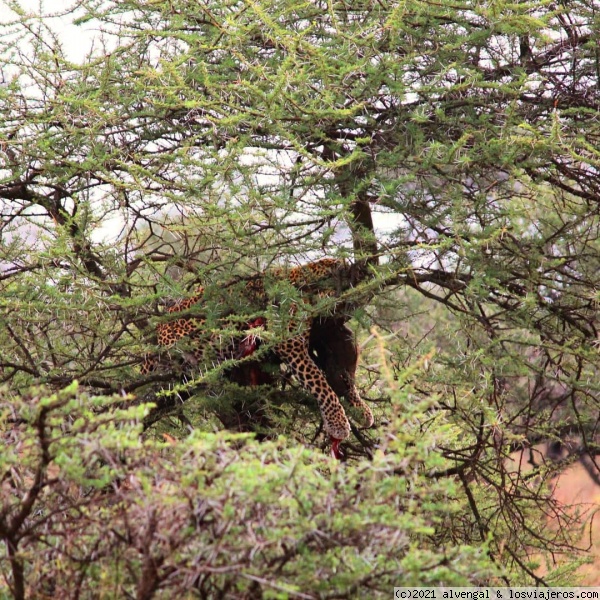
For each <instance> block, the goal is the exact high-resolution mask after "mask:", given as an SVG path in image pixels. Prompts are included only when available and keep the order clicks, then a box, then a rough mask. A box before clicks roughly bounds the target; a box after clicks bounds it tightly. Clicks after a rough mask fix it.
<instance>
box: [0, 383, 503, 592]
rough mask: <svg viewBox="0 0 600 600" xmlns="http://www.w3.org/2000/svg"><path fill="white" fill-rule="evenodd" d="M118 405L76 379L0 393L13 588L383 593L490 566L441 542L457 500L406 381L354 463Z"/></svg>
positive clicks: (1, 523)
mask: <svg viewBox="0 0 600 600" xmlns="http://www.w3.org/2000/svg"><path fill="white" fill-rule="evenodd" d="M115 402H116V403H117V404H116V405H117V406H118V405H119V404H122V399H119V398H117V399H111V398H102V397H90V396H87V395H86V394H85V393H83V392H81V391H80V390H79V389H78V387H77V386H76V385H72V386H70V388H68V389H65V390H63V391H61V392H59V393H57V394H53V395H51V396H45V395H44V391H43V390H36V391H35V392H32V393H31V394H30V395H28V396H26V397H23V398H18V397H14V396H10V395H9V394H6V393H5V394H4V396H3V400H2V404H1V407H0V410H1V415H2V436H3V438H4V440H3V441H4V442H5V443H7V447H8V452H7V453H5V454H3V456H2V458H1V461H2V462H1V469H2V474H3V484H2V488H1V489H2V502H1V506H2V512H1V513H0V532H1V533H2V536H3V538H4V540H5V542H6V548H7V554H4V558H5V560H2V561H0V569H1V570H2V572H3V575H4V577H5V581H7V582H8V583H9V585H10V586H11V589H12V592H13V594H14V596H15V597H21V598H22V597H42V596H44V597H45V596H54V597H61V598H71V597H78V598H79V597H82V598H91V597H94V598H105V597H111V598H112V597H129V596H136V597H138V598H150V597H164V598H173V597H175V596H176V597H202V598H215V597H231V598H256V597H265V598H281V597H286V598H287V597H289V598H320V597H326V596H330V595H337V594H342V595H345V596H354V595H358V593H359V591H360V593H361V594H362V593H367V592H368V593H369V595H370V596H372V597H379V596H382V597H383V596H385V595H389V590H390V589H391V588H392V587H393V586H394V585H395V584H396V585H397V584H399V583H400V582H402V584H405V585H417V584H430V585H441V584H444V583H445V584H455V585H461V584H465V585H466V584H472V583H477V582H480V581H483V580H484V579H485V578H486V577H489V576H490V575H491V574H492V573H493V568H492V566H491V564H490V563H489V561H488V559H487V558H486V556H485V553H484V552H483V551H482V548H481V547H477V546H475V547H473V546H469V545H468V544H458V543H456V542H452V541H451V540H442V539H441V538H443V532H442V528H443V526H444V525H445V524H446V523H447V522H448V521H452V520H454V519H456V518H457V515H458V514H459V513H460V511H461V503H462V500H461V497H460V495H459V494H457V490H456V488H455V486H454V485H453V484H452V483H451V482H450V481H436V480H435V479H431V478H428V477H427V469H429V468H434V467H435V465H436V462H437V461H438V459H437V458H436V456H435V452H434V451H433V448H434V446H435V444H436V442H437V440H436V439H435V437H434V436H433V435H432V434H427V435H422V433H421V432H420V431H419V428H418V425H417V424H418V418H419V414H420V413H419V412H418V411H419V410H420V408H421V407H417V406H415V407H414V408H412V409H411V408H410V402H409V397H408V394H407V392H402V393H397V394H394V403H402V405H403V406H402V410H401V411H400V406H397V409H398V417H397V418H396V419H395V421H394V423H393V426H394V427H393V428H392V427H390V428H389V431H388V435H387V441H386V442H384V446H383V448H382V450H381V451H379V452H377V454H376V456H375V457H374V459H373V461H366V460H362V461H359V462H357V463H356V464H353V465H341V464H340V463H337V462H335V461H334V460H332V459H331V458H327V457H326V456H324V455H323V454H321V453H319V452H316V451H314V450H310V449H307V448H302V447H301V446H295V447H288V446H286V444H285V440H283V439H280V440H277V441H273V442H268V443H263V444H259V443H257V442H254V441H252V440H251V439H250V438H249V437H248V436H247V435H240V434H206V433H205V434H202V433H197V432H194V433H192V434H190V435H189V436H188V437H187V438H185V439H184V440H181V442H179V443H172V442H171V443H165V442H162V441H158V440H156V439H153V438H146V439H142V438H141V437H140V436H139V432H140V424H141V421H140V418H141V416H142V415H143V412H144V410H145V407H143V406H139V407H136V408H130V409H127V410H123V409H115ZM109 406H112V408H113V409H112V410H111V411H110V412H103V409H105V408H107V407H109ZM98 411H100V412H98ZM393 431H398V432H400V431H401V432H402V434H401V435H400V436H399V435H397V434H395V433H392V432H393ZM436 435H437V434H436ZM384 449H385V451H384ZM424 507H426V510H424ZM0 556H1V554H0ZM6 556H8V559H9V560H6Z"/></svg>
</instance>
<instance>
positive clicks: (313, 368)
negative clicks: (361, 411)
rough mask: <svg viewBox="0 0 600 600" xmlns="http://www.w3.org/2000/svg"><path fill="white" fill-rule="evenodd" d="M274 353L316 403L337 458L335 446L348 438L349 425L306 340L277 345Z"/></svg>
mask: <svg viewBox="0 0 600 600" xmlns="http://www.w3.org/2000/svg"><path fill="white" fill-rule="evenodd" d="M275 350H276V352H277V354H278V355H279V357H280V358H281V360H283V361H284V362H285V363H286V364H287V365H288V367H289V368H290V369H291V371H292V373H293V375H294V376H295V377H296V379H298V381H299V382H300V385H301V386H302V387H303V388H304V389H305V390H306V391H308V392H309V393H311V394H312V395H313V396H314V397H315V399H316V400H317V403H318V405H319V409H320V410H321V415H322V417H323V423H324V427H325V431H326V432H327V433H328V434H329V435H330V436H331V448H332V454H333V455H334V456H335V457H336V458H338V459H339V458H340V454H339V444H340V442H341V441H342V440H344V439H346V438H347V437H348V436H349V435H350V423H349V422H348V418H347V417H346V413H345V412H344V408H343V406H342V405H341V403H340V401H339V398H338V397H337V396H336V394H335V392H334V391H333V390H332V389H331V386H330V385H329V383H327V379H326V378H325V375H324V373H323V371H321V369H319V367H317V365H316V364H315V363H314V361H313V359H312V358H311V357H310V354H309V353H308V340H307V339H306V338H305V337H304V336H303V335H297V336H295V337H292V338H289V339H287V340H285V341H283V342H281V343H279V344H278V345H277V346H276V348H275Z"/></svg>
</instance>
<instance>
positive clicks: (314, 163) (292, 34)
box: [0, 0, 600, 577]
mask: <svg viewBox="0 0 600 600" xmlns="http://www.w3.org/2000/svg"><path fill="white" fill-rule="evenodd" d="M5 6H6V7H7V8H8V7H9V6H10V7H11V9H12V11H13V12H14V15H15V16H14V21H13V22H12V23H6V24H4V25H3V26H2V27H3V29H4V31H5V32H6V35H5V36H4V37H3V38H2V39H3V41H2V55H3V57H4V64H5V66H4V68H3V74H2V76H3V86H2V88H0V106H1V110H0V114H1V115H2V116H1V118H0V144H1V145H0V157H1V158H0V160H1V161H2V162H1V165H0V168H1V177H2V179H1V182H0V198H1V199H2V205H1V211H2V212H1V214H2V230H1V236H2V237H1V246H0V252H1V255H0V260H1V261H2V262H1V273H0V285H1V286H2V300H1V303H2V311H3V313H2V315H3V322H4V327H3V330H2V331H1V332H0V335H1V336H2V345H1V348H0V373H1V377H2V380H3V381H4V382H6V383H9V384H10V386H11V388H12V389H13V390H15V391H18V390H25V389H26V388H28V387H29V386H30V385H32V384H34V383H44V384H47V385H50V386H52V387H61V386H64V385H67V384H68V383H69V382H71V381H72V380H73V379H78V380H79V381H80V382H81V383H82V384H83V385H85V386H86V387H88V388H89V389H91V390H95V391H103V392H119V391H121V390H126V391H132V392H135V393H137V394H138V395H139V396H142V397H150V398H152V399H156V397H155V395H154V394H155V393H156V391H157V390H158V389H160V388H161V387H162V386H164V385H165V384H166V383H171V384H173V383H176V382H177V381H178V376H177V375H166V376H165V375H164V374H155V375H152V376H150V377H141V376H140V375H139V373H138V372H137V371H136V365H138V364H139V363H140V362H141V361H142V360H143V357H144V355H145V354H146V353H148V352H152V348H153V338H152V333H151V332H152V326H153V324H154V323H155V322H156V319H155V316H156V315H158V313H159V312H160V308H159V306H160V303H161V302H162V301H163V299H164V298H165V297H177V296H180V295H183V294H185V293H187V292H188V291H189V290H190V289H191V288H192V287H193V286H194V285H195V284H197V283H199V282H202V283H203V284H205V285H208V286H209V287H210V286H212V288H211V289H215V290H217V289H218V288H219V285H220V284H222V282H224V281H229V280H230V279H231V278H232V277H233V275H234V274H236V273H255V272H259V271H263V270H264V269H265V268H267V267H268V266H269V265H271V264H281V263H286V262H291V263H292V264H294V263H296V262H304V261H306V260H311V259H314V258H316V257H320V256H340V257H346V258H348V259H350V261H351V262H353V263H354V264H356V265H359V266H361V269H362V270H361V273H362V274H363V276H364V277H363V279H362V282H361V284H360V285H358V286H357V287H356V288H355V289H354V290H353V291H351V293H350V300H351V301H352V302H351V303H352V304H353V305H355V306H359V307H361V309H363V310H362V311H359V313H358V320H359V321H360V322H361V323H362V325H368V324H369V322H370V321H374V322H376V323H378V324H379V325H380V326H381V327H385V328H389V329H390V330H393V331H395V330H397V323H398V322H400V321H403V320H407V319H408V318H409V317H410V323H409V324H408V325H406V326H405V338H404V340H405V341H404V343H403V344H396V343H394V342H390V348H389V350H390V352H391V356H392V366H393V368H396V369H398V370H401V367H402V366H403V365H404V364H406V363H408V364H410V363H411V362H413V361H415V360H416V359H417V357H418V356H419V355H421V354H426V353H427V352H429V351H430V350H431V349H432V348H436V350H437V355H436V357H435V358H433V359H432V360H433V365H432V367H431V368H430V369H428V370H426V371H425V372H419V376H418V382H413V384H414V385H415V388H416V390H417V392H418V393H419V394H421V395H422V396H423V397H435V398H437V404H436V409H435V411H436V414H437V416H436V419H440V421H439V422H444V423H447V424H450V425H451V427H452V428H453V431H454V434H455V435H454V437H451V438H450V439H447V440H446V441H445V442H444V443H440V445H439V447H438V452H439V455H440V457H441V458H442V459H443V460H444V461H446V462H445V463H443V466H441V467H440V471H439V473H437V476H439V477H442V476H443V475H446V476H447V477H457V478H458V480H459V481H460V483H461V485H462V488H463V492H464V499H465V500H466V501H468V505H469V507H470V513H469V516H468V517H465V521H464V523H463V524H462V525H461V526H460V527H459V526H458V525H457V526H456V527H457V528H456V530H455V531H456V532H458V531H461V532H462V533H460V534H459V533H456V536H457V538H456V539H459V538H460V539H463V538H462V537H461V536H462V535H464V536H465V537H466V539H468V540H473V539H480V540H485V539H488V538H489V536H490V535H491V536H492V538H493V539H494V543H495V544H496V545H495V546H494V548H493V549H492V550H491V553H492V555H495V556H496V557H501V559H500V560H501V562H502V564H503V565H505V566H506V565H509V566H514V567H516V568H517V569H518V570H519V571H520V572H526V573H529V574H530V576H532V577H533V576H534V575H533V573H532V570H531V568H530V567H529V566H528V564H527V561H526V558H525V557H526V556H527V552H528V550H527V549H526V547H525V544H526V543H528V544H533V545H535V544H538V545H540V546H545V547H548V546H551V547H553V548H555V549H556V548H559V547H560V543H559V540H558V537H557V538H556V539H549V537H547V536H544V535H543V532H540V531H538V530H535V531H533V530H532V529H530V530H528V529H527V528H525V529H524V530H523V529H516V528H515V527H514V523H515V522H517V521H519V519H521V518H522V516H523V508H522V507H521V508H519V507H518V506H517V504H515V502H512V501H510V502H507V499H508V500H513V499H514V498H515V497H517V496H518V495H519V493H517V492H514V489H512V490H511V489H509V488H507V486H506V478H507V477H508V474H507V472H506V469H505V467H504V466H503V463H502V462H501V459H502V458H503V457H505V456H506V455H507V454H508V453H509V452H510V451H511V450H512V449H514V448H516V447H519V446H521V445H523V444H534V443H536V442H537V441H539V440H541V439H546V438H548V437H550V438H553V439H555V440H563V439H565V436H566V435H567V434H569V435H573V434H574V433H575V434H576V435H577V436H579V437H578V439H579V440H581V444H580V445H581V449H582V451H583V450H585V451H586V452H588V453H589V454H590V455H591V456H592V457H594V456H595V454H596V447H597V426H598V423H597V420H598V384H597V363H598V358H597V347H596V344H597V341H596V340H597V316H596V314H597V302H598V292H597V290H598V284H599V282H598V279H599V272H600V270H599V264H598V263H599V259H598V257H599V248H598V226H599V222H598V185H599V179H598V168H597V161H598V152H597V137H598V119H597V115H598V101H599V87H598V86H599V85H600V84H599V72H600V57H599V56H598V50H597V43H598V39H597V29H598V28H597V16H596V11H597V10H598V8H599V7H598V4H597V3H596V2H594V1H591V0H590V1H584V2H570V3H549V4H544V5H540V4H539V3H538V2H521V3H518V4H507V3H504V2H484V3H481V2H447V1H446V0H443V1H442V2H438V3H428V2H420V1H415V2H402V3H400V2H395V3H394V2H391V3H389V2H358V3H353V4H352V6H349V5H347V4H345V3H337V4H336V3H325V2H322V3H320V2H309V3H306V2H296V1H294V0H285V1H284V0H282V1H281V2H276V3H273V2H268V3H266V2H264V3H261V2H212V1H208V2H196V1H194V2H191V1H184V0H181V1H178V0H170V1H166V0H165V1H160V0H158V1H156V2H146V1H142V0H140V1H126V2H122V1H119V2H110V1H101V0H99V1H86V0H81V1H79V2H76V3H75V5H74V7H73V9H72V10H71V11H68V13H67V14H68V16H72V18H74V19H76V22H77V23H79V24H81V25H85V24H87V23H91V24H93V26H94V27H95V29H96V30H99V31H100V32H101V35H99V36H98V37H97V41H96V43H95V46H94V48H93V49H92V50H91V51H90V53H89V55H88V56H87V57H86V58H85V59H83V60H81V61H80V62H72V61H70V60H67V58H66V56H65V54H64V52H63V50H62V49H61V39H60V35H58V34H56V33H54V32H53V30H52V25H51V21H48V20H47V19H46V20H42V19H39V18H37V17H35V16H30V15H28V14H27V13H25V12H24V11H21V10H19V9H18V6H17V5H16V4H15V3H12V2H11V3H9V4H6V5H5ZM399 299H400V300H401V302H398V300H399ZM390 301H391V302H390ZM423 303H425V306H426V307H427V310H428V311H430V312H429V314H428V315H422V316H420V315H419V314H418V310H419V309H418V308H415V309H414V311H413V307H414V306H415V305H416V304H417V305H420V308H422V306H423ZM399 305H400V308H399ZM415 313H417V314H416V315H415ZM431 315H435V317H436V318H435V319H434V320H432V316H431ZM425 332H428V333H425ZM382 381H384V380H382V379H381V377H380V375H379V373H378V372H377V369H374V370H371V371H370V372H369V374H368V376H367V374H365V375H364V377H363V380H362V386H363V388H364V389H367V387H368V386H372V388H373V390H374V391H373V392H372V393H371V395H372V396H376V395H378V394H379V395H380V396H381V398H380V400H382V401H381V402H380V404H379V405H378V406H381V408H380V414H379V417H381V416H382V415H385V414H386V413H387V411H389V410H390V407H389V406H388V404H386V403H385V401H383V399H382V398H383V396H384V395H385V390H383V391H382V388H383V387H384V384H382ZM219 385H220V386H221V385H222V383H221V382H219ZM236 393H237V392H236ZM262 408H264V407H262ZM286 411H287V413H288V414H289V413H290V411H291V414H292V415H293V417H294V419H293V422H292V423H290V422H288V423H278V425H277V427H282V428H283V427H285V428H287V430H288V431H290V430H292V431H296V435H304V432H305V427H306V425H305V423H306V420H307V419H309V420H310V417H309V416H308V415H307V414H306V413H304V412H302V411H301V410H300V411H299V410H297V409H296V408H291V407H290V405H286ZM428 418H429V416H427V417H424V424H423V427H425V426H426V425H425V423H426V422H427V419H428ZM222 420H223V419H222ZM437 422H438V421H436V423H437ZM266 426H267V427H272V421H271V420H267V421H266ZM310 431H314V429H310ZM359 436H360V437H359V438H358V439H360V440H361V443H360V444H354V447H353V450H355V451H356V452H357V453H359V454H360V453H362V454H365V453H367V454H368V453H369V452H370V450H371V447H372V446H373V445H374V444H376V443H377V441H378V438H377V430H375V432H374V433H372V434H369V436H370V437H369V436H366V435H364V434H359ZM594 460H595V459H594ZM593 468H595V469H596V470H597V466H594V467H593ZM517 479H519V478H517ZM521 484H522V481H521V480H520V479H519V481H517V483H516V484H515V485H518V486H520V485H521ZM489 489H493V490H494V491H495V498H496V500H495V501H493V502H486V501H485V500H484V498H485V494H484V492H483V490H489ZM513 492H514V493H513ZM532 494H533V495H532V496H531V497H530V498H529V499H530V500H531V501H532V503H533V504H536V503H538V502H541V501H542V499H543V494H542V493H541V492H539V493H538V492H535V493H533V492H532ZM480 495H481V497H480ZM522 495H523V494H521V496H522ZM507 537H508V538H509V543H508V545H505V541H506V538H507ZM532 540H533V541H532ZM506 548H508V550H504V549H506Z"/></svg>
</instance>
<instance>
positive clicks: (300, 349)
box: [141, 259, 373, 447]
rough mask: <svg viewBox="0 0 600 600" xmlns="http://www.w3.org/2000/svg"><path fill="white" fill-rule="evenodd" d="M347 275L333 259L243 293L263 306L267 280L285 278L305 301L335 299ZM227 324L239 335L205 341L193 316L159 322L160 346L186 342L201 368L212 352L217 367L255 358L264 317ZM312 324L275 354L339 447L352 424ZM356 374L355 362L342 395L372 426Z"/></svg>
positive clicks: (297, 327) (344, 377)
mask: <svg viewBox="0 0 600 600" xmlns="http://www.w3.org/2000/svg"><path fill="white" fill-rule="evenodd" d="M344 273H345V271H344V266H343V263H341V262H340V261H337V260H334V259H323V260H320V261H316V262H312V263H308V264H306V265H302V266H299V267H295V268H293V269H291V270H289V271H286V270H284V269H274V270H271V271H269V272H268V273H267V274H266V275H265V276H260V277H253V278H250V279H248V280H247V282H246V283H245V285H244V288H243V293H244V294H245V295H247V296H248V299H249V300H250V301H251V304H253V305H256V304H260V303H261V302H262V304H263V305H264V304H265V302H266V299H267V295H266V292H265V287H264V284H265V279H266V277H270V278H274V279H282V280H283V279H286V278H287V280H288V281H289V282H290V283H291V284H292V285H293V286H294V287H295V288H296V289H298V290H299V291H300V292H302V297H303V300H305V301H306V302H310V301H311V300H314V299H318V298H323V297H337V296H338V295H339V292H340V291H341V289H343V287H344V285H345V281H344V278H343V276H344ZM204 300H205V297H204V290H203V289H200V290H198V293H197V294H196V295H194V296H192V297H190V298H186V299H183V300H179V301H177V302H176V303H174V304H173V305H172V306H170V307H169V308H168V310H167V313H168V314H176V313H180V312H184V311H189V312H192V313H193V309H194V308H196V307H198V306H199V305H201V304H202V302H203V301H204ZM290 312H291V314H292V316H294V315H295V314H297V312H298V311H297V306H296V305H294V304H292V306H291V308H290ZM225 322H226V325H227V328H228V329H231V328H232V327H233V329H235V330H237V331H239V334H238V335H237V336H236V335H233V336H231V335H230V336H229V337H227V336H224V337H223V336H221V335H219V334H213V335H211V336H210V337H209V338H207V337H206V333H205V332H204V337H202V334H203V328H204V327H205V325H206V319H204V318H201V317H197V316H194V315H193V314H191V315H186V316H183V317H181V318H177V319H173V320H170V321H166V322H163V323H160V324H159V325H158V326H157V328H156V333H157V342H158V345H159V346H162V347H165V348H171V347H173V346H174V345H175V344H176V343H177V342H178V341H179V340H181V339H182V338H188V347H189V348H190V351H189V352H187V353H185V354H184V356H185V359H186V361H187V362H188V364H191V365H192V366H193V365H196V364H203V363H204V362H205V361H206V359H207V354H208V353H210V354H212V356H211V359H212V360H213V361H215V362H217V363H218V362H223V361H224V360H227V359H241V358H244V357H245V356H249V355H250V354H252V353H253V352H254V351H255V350H256V348H257V346H258V339H259V338H258V334H257V330H259V329H260V328H264V327H265V326H266V321H265V319H264V318H263V317H258V318H255V319H252V320H249V321H246V322H245V323H239V322H238V323H237V324H236V323H235V322H232V320H231V318H230V319H225ZM311 326H312V319H310V318H309V319H306V320H305V321H304V322H302V323H297V322H292V323H290V325H289V328H290V330H291V331H295V332H297V333H296V334H295V335H292V336H291V337H289V338H287V339H284V340H283V341H281V342H279V343H278V344H276V345H275V347H274V351H275V353H276V354H277V355H278V356H279V358H280V359H281V360H282V361H283V362H284V363H285V364H286V365H287V366H288V368H289V369H290V371H291V372H292V374H293V375H294V376H295V377H296V379H297V380H298V381H299V383H300V385H301V386H302V387H303V388H304V389H305V390H306V391H308V392H309V393H310V394H312V395H313V396H314V398H315V399H316V400H317V402H318V405H319V408H320V411H321V415H322V417H323V423H324V428H325V431H327V433H329V435H330V436H331V437H332V438H333V440H334V447H336V445H337V443H339V440H343V439H345V438H347V437H348V435H349V434H350V424H349V422H348V418H347V417H346V413H345V411H344V408H343V407H342V405H341V403H340V400H339V398H338V396H337V395H336V393H335V392H334V390H333V389H332V387H331V385H330V384H329V382H328V380H327V377H326V375H325V373H324V372H323V370H321V369H320V368H319V366H317V364H316V363H315V361H314V360H313V358H312V357H311V355H310V353H309V335H310V330H311ZM346 331H348V330H346ZM240 340H241V341H240ZM357 357H358V355H357V353H356V358H357ZM156 366H157V358H156V357H152V358H149V359H147V360H146V361H145V362H144V364H143V365H142V367H141V371H142V373H144V374H146V373H149V372H151V371H153V370H154V369H155V368H156ZM355 370H356V360H354V361H353V364H352V365H351V366H349V368H348V369H346V370H344V372H343V373H341V374H340V380H341V382H342V383H341V385H340V386H337V387H340V388H341V389H344V392H342V393H343V394H344V395H345V396H346V399H347V400H348V401H349V402H350V404H352V405H353V406H355V407H356V408H357V409H358V410H359V412H360V414H361V415H362V420H363V422H364V424H365V425H366V426H367V427H370V426H371V425H372V424H373V415H372V413H371V410H370V409H369V407H368V406H367V405H366V404H365V402H364V401H363V400H362V399H361V397H360V394H359V392H358V389H357V388H356V383H355Z"/></svg>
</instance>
